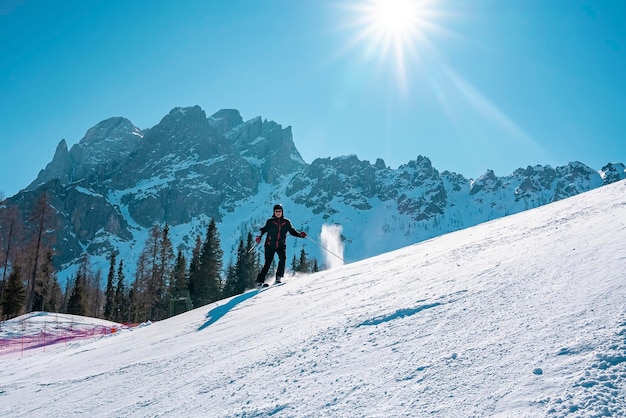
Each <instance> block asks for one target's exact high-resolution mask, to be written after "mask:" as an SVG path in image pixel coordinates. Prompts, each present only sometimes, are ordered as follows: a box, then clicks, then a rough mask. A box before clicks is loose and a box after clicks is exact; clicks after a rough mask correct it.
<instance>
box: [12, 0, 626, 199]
mask: <svg viewBox="0 0 626 418" xmlns="http://www.w3.org/2000/svg"><path fill="white" fill-rule="evenodd" d="M388 1H390V0H388ZM404 1H407V0H404ZM409 2H410V0H409ZM377 3H378V2H377V1H375V0H362V1H357V0H334V1H324V0H310V1H306V0H299V1H294V0H262V1H260V0H259V1H254V0H220V1H218V0H193V1H192V0H176V1H161V0H133V1H122V0H102V1H96V0H57V1H55V0H32V1H31V0H2V1H1V2H0V193H4V195H5V197H8V196H12V195H13V194H15V193H17V191H19V190H20V189H22V188H24V187H26V186H27V185H28V184H29V183H30V182H31V181H33V180H34V179H35V178H36V176H37V173H38V172H39V170H40V169H42V168H44V167H45V165H46V164H47V163H48V162H50V160H51V159H52V157H53V154H54V150H55V148H56V146H57V144H58V142H59V141H60V140H61V139H65V140H66V141H67V143H68V146H70V147H71V146H72V145H73V144H75V143H77V142H78V141H79V140H80V139H81V138H82V137H83V136H84V134H85V132H86V131H87V129H89V128H90V127H92V126H93V125H95V124H96V123H98V122H100V121H102V120H104V119H107V118H109V117H112V116H124V117H126V118H128V119H130V120H131V121H132V122H133V123H134V124H135V125H136V126H138V127H139V128H150V127H152V126H154V125H156V124H157V123H158V122H159V121H160V120H161V118H162V117H163V116H165V115H166V114H167V113H168V112H169V110H171V109H172V108H174V107H177V106H193V105H200V106H201V107H202V108H203V109H204V110H205V111H206V113H207V115H211V114H213V113H214V112H216V111H218V110H219V109H223V108H235V109H238V110H239V111H240V112H241V114H242V116H243V118H244V119H245V120H248V119H251V118H254V117H256V116H262V117H263V118H266V119H269V120H274V121H276V122H278V123H280V124H282V125H283V126H292V129H293V135H294V141H295V144H296V146H297V148H298V149H299V150H300V152H301V154H302V156H303V158H304V159H305V161H306V162H309V163H310V162H312V161H313V160H314V159H315V158H318V157H336V156H339V155H347V154H356V155H357V156H358V157H359V158H360V159H367V160H370V161H371V162H372V163H373V162H374V161H375V160H376V158H378V157H380V158H383V159H384V160H385V162H386V163H387V164H388V165H389V166H391V167H393V168H396V167H398V166H399V165H400V164H404V163H406V162H408V161H409V160H412V159H415V158H416V157H417V156H418V155H425V156H427V157H429V158H430V159H431V160H432V162H433V165H434V166H435V167H436V168H438V169H439V170H440V171H443V170H450V171H455V172H458V173H461V174H463V175H465V176H466V177H472V178H476V177H478V176H480V175H481V174H483V173H484V172H485V171H486V170H487V169H493V170H494V171H495V172H496V174H497V175H508V174H510V173H512V172H513V170H515V169H516V168H519V167H526V166H528V165H535V164H549V165H552V166H553V167H555V166H558V165H564V164H567V163H568V162H570V161H575V160H578V161H582V162H583V163H586V164H588V165H589V166H591V167H593V168H595V169H600V168H601V167H602V166H603V165H604V164H606V163H608V162H624V163H626V113H625V110H626V23H625V22H626V2H625V1H622V0H615V1H611V0H602V1H592V0H589V1H582V0H549V1H546V0H507V1H502V0H472V1H466V0H440V1H437V0H429V1H419V0H415V1H413V3H414V5H417V6H418V7H419V9H416V10H415V11H413V12H411V13H407V12H405V13H404V15H405V16H404V17H406V16H413V18H410V19H403V18H402V17H403V16H402V14H401V16H400V18H396V20H393V19H392V21H391V23H389V24H387V25H384V23H385V22H386V21H385V22H383V17H382V16H387V15H386V14H385V15H383V13H382V11H381V10H380V9H378V8H377V7H376V4H377ZM387 40H391V45H392V46H389V45H390V44H389V43H387Z"/></svg>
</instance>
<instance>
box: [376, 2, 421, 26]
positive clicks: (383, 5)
mask: <svg viewBox="0 0 626 418" xmlns="http://www.w3.org/2000/svg"><path fill="white" fill-rule="evenodd" d="M371 18H372V23H373V24H374V25H375V26H377V27H378V30H380V31H383V32H387V33H389V34H397V33H402V32H407V31H410V30H411V28H412V27H413V26H414V25H415V24H416V23H418V22H417V7H416V2H415V1H411V0H386V1H384V0H382V1H376V2H374V3H372V9H371Z"/></svg>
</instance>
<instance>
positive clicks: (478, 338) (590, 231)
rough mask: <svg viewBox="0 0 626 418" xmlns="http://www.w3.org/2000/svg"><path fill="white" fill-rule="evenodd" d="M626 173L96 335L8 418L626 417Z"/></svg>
mask: <svg viewBox="0 0 626 418" xmlns="http://www.w3.org/2000/svg"><path fill="white" fill-rule="evenodd" d="M625 243H626V182H624V181H620V182H617V183H614V184H611V185H608V186H606V187H601V188H598V189H595V190H593V191H590V192H587V193H583V194H580V195H578V196H575V197H572V198H569V199H565V200H562V201H559V202H556V203H552V204H549V205H546V206H542V207H540V208H537V209H533V210H529V211H525V212H522V213H519V214H516V215H512V216H509V217H506V218H501V219H497V220H494V221H491V222H488V223H485V224H481V225H479V226H476V227H473V228H469V229H465V230H462V231H458V232H454V233H450V234H447V235H443V236H440V237H437V238H434V239H431V240H429V241H426V242H422V243H420V244H416V245H412V246H409V247H406V248H403V249H400V250H397V251H394V252H390V253H386V254H383V255H380V256H377V257H374V258H370V259H366V260H363V261H361V262H358V263H353V264H349V265H346V266H343V267H339V268H335V269H331V270H326V271H323V272H320V273H317V274H314V275H310V276H300V277H293V278H291V279H290V280H288V281H287V284H286V285H284V286H281V287H277V288H273V289H270V290H268V291H266V292H263V293H261V294H256V292H255V291H251V292H249V293H244V294H242V295H239V296H236V297H234V298H232V299H229V300H224V301H220V302H217V303H214V304H212V305H208V306H205V307H202V308H199V309H196V310H194V311H190V312H187V313H185V314H182V315H179V316H176V317H174V318H171V319H168V320H165V321H162V322H159V323H154V324H152V325H150V326H147V327H143V328H139V329H135V330H132V331H124V332H120V333H116V334H113V335H108V336H105V337H100V338H98V339H97V340H95V341H90V342H87V341H80V342H76V343H73V344H69V345H59V346H57V347H55V348H50V347H48V349H47V350H46V351H45V352H42V351H33V352H30V353H26V354H25V355H24V356H23V357H20V358H8V357H7V358H3V357H0V368H1V369H2V379H1V380H0V403H1V405H2V408H0V416H3V417H32V416H49V417H60V416H63V417H67V416H79V415H80V416H101V417H118V416H136V417H143V416H159V417H181V416H185V417H195V416H197V417H207V416H214V417H266V416H276V417H294V416H298V417H337V416H350V417H374V416H380V417H383V416H385V417H387V416H396V417H401V416H411V417H422V416H437V417H474V416H481V417H483V416H490V417H537V416H547V417H569V416H571V417H581V416H582V417H591V416H624V415H626V401H625V399H626V280H625V277H624V272H625V271H626V255H625V251H624V244H625Z"/></svg>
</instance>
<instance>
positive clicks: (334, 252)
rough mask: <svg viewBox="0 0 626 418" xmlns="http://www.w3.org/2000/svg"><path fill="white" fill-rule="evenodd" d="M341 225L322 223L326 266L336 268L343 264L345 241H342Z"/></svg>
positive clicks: (321, 236)
mask: <svg viewBox="0 0 626 418" xmlns="http://www.w3.org/2000/svg"><path fill="white" fill-rule="evenodd" d="M341 231H343V228H342V227H341V225H326V224H324V225H322V233H321V234H320V240H321V241H322V242H321V245H322V247H323V248H324V249H326V251H325V252H324V266H325V267H326V268H329V269H331V268H334V267H339V266H343V263H344V261H343V242H342V241H341Z"/></svg>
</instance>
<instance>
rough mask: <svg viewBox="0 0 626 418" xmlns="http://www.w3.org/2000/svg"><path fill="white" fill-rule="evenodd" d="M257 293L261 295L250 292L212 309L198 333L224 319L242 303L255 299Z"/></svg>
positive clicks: (255, 291)
mask: <svg viewBox="0 0 626 418" xmlns="http://www.w3.org/2000/svg"><path fill="white" fill-rule="evenodd" d="M257 293H259V292H258V291H257V290H251V291H249V292H245V293H242V294H241V295H239V296H235V297H233V298H232V299H231V300H229V301H228V302H226V303H225V304H223V305H218V306H216V307H215V308H213V309H211V310H210V311H209V312H207V314H206V317H207V321H206V322H205V323H204V324H202V325H201V326H200V327H199V328H198V331H202V330H203V329H205V328H206V327H208V326H209V325H212V324H214V323H216V322H217V321H219V320H220V319H222V318H223V317H224V315H226V314H227V313H228V312H230V311H231V309H233V308H234V307H235V306H237V305H239V304H240V303H242V302H245V301H246V300H248V299H250V298H252V297H254V296H255V295H256V294H257Z"/></svg>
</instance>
